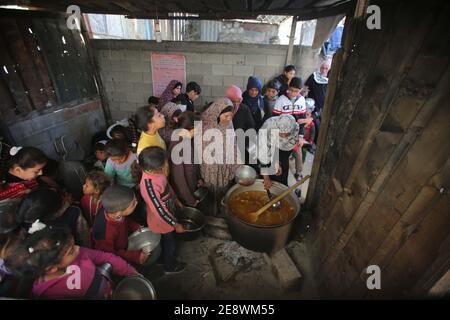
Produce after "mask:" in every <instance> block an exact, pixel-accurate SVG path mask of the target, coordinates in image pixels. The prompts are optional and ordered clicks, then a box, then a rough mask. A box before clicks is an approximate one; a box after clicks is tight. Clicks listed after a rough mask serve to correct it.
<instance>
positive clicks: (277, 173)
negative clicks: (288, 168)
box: [275, 162, 283, 176]
mask: <svg viewBox="0 0 450 320" xmlns="http://www.w3.org/2000/svg"><path fill="white" fill-rule="evenodd" d="M275 170H276V171H275V175H276V176H281V175H282V174H283V169H281V166H280V163H279V162H277V163H275Z"/></svg>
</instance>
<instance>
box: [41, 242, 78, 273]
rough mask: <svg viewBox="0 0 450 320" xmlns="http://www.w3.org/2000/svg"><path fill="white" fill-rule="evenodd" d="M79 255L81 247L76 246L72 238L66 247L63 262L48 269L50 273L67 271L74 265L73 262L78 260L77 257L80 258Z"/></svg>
mask: <svg viewBox="0 0 450 320" xmlns="http://www.w3.org/2000/svg"><path fill="white" fill-rule="evenodd" d="M79 253H80V247H79V246H76V245H75V241H74V239H73V238H72V240H71V241H70V242H69V244H68V245H67V246H66V249H65V252H64V255H63V257H62V258H61V261H60V262H59V263H58V264H57V265H55V266H52V267H50V268H48V273H55V272H57V271H58V270H65V269H66V268H67V267H68V266H70V265H71V264H72V262H73V261H74V260H75V259H76V257H78V254H79Z"/></svg>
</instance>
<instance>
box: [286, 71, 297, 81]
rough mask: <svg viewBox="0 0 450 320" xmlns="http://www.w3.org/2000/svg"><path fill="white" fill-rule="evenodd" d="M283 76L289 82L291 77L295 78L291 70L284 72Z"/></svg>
mask: <svg viewBox="0 0 450 320" xmlns="http://www.w3.org/2000/svg"><path fill="white" fill-rule="evenodd" d="M284 75H285V76H286V78H288V80H289V81H290V80H291V79H292V78H293V77H295V70H291V71H289V72H285V73H284Z"/></svg>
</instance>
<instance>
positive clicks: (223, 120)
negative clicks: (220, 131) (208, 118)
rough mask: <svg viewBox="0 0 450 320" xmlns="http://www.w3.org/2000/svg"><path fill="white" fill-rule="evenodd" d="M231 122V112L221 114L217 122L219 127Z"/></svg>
mask: <svg viewBox="0 0 450 320" xmlns="http://www.w3.org/2000/svg"><path fill="white" fill-rule="evenodd" d="M231 121H233V112H231V111H230V112H225V113H222V114H221V115H220V117H219V122H220V124H221V125H227V124H229V123H230V122H231Z"/></svg>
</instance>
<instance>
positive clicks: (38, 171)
mask: <svg viewBox="0 0 450 320" xmlns="http://www.w3.org/2000/svg"><path fill="white" fill-rule="evenodd" d="M46 164H47V163H42V164H37V165H35V166H34V167H32V168H28V169H22V168H21V167H19V166H15V167H13V168H12V169H11V173H12V174H13V175H15V176H16V177H18V178H20V179H22V180H26V181H29V180H33V179H36V178H37V177H39V176H41V175H42V169H44V167H45V165H46Z"/></svg>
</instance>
